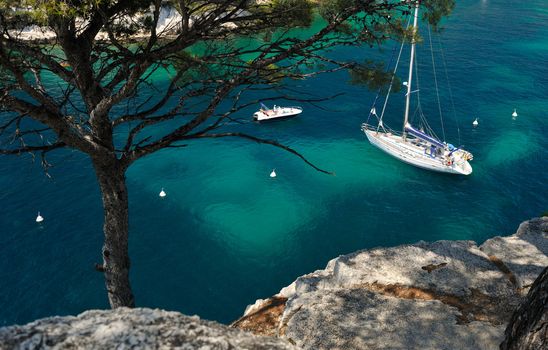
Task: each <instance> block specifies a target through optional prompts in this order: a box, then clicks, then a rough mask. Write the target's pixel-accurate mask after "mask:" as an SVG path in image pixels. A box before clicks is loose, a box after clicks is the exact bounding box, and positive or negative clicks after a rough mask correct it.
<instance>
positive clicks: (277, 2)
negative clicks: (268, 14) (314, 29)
mask: <svg viewBox="0 0 548 350" xmlns="http://www.w3.org/2000/svg"><path fill="white" fill-rule="evenodd" d="M272 12H273V13H276V14H283V15H282V18H283V17H285V18H286V20H285V23H286V24H285V26H286V27H308V26H310V24H311V23H312V19H313V13H312V4H311V3H310V2H309V1H308V0H272Z"/></svg>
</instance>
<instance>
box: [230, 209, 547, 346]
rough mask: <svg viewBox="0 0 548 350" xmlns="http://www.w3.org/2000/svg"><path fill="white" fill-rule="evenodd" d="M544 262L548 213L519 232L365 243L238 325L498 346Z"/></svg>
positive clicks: (340, 339) (286, 334) (260, 330)
mask: <svg viewBox="0 0 548 350" xmlns="http://www.w3.org/2000/svg"><path fill="white" fill-rule="evenodd" d="M546 266H548V218H547V217H543V218H536V219H532V220H530V221H526V222H524V223H522V224H521V225H520V227H519V229H518V230H517V232H516V233H515V234H514V235H511V236H507V237H494V238H492V239H489V240H487V241H486V242H485V243H483V244H482V245H479V246H478V245H477V244H476V243H475V242H472V241H438V242H432V243H428V242H418V243H416V244H410V245H402V246H398V247H391V248H377V249H370V250H364V251H359V252H356V253H352V254H349V255H344V256H340V257H338V258H336V259H333V260H331V261H330V262H329V263H328V264H327V267H326V268H325V269H324V270H318V271H315V272H313V273H311V274H308V275H304V276H301V277H299V278H298V279H297V280H296V281H295V282H293V283H292V284H291V285H289V286H287V287H285V288H283V289H282V290H281V291H280V293H278V294H277V295H275V296H273V297H272V298H269V299H266V300H258V301H257V302H256V303H255V304H254V305H251V306H249V307H248V308H247V309H246V312H245V314H244V316H243V317H242V318H241V319H239V320H238V321H236V322H234V323H233V326H234V327H237V328H241V329H244V330H249V331H252V332H254V333H256V334H264V335H272V336H278V337H280V338H283V339H287V340H288V341H289V342H291V343H292V344H295V345H297V346H299V347H301V348H303V349H388V348H389V349H498V347H499V344H500V343H501V342H502V341H503V339H504V330H505V329H506V325H507V324H508V322H509V320H510V317H511V316H512V313H513V311H514V310H515V309H516V308H517V306H519V304H520V303H521V302H522V301H523V299H524V297H525V295H526V294H527V291H528V290H529V288H530V286H531V284H532V283H533V281H534V280H535V279H536V277H537V276H538V275H539V274H540V273H541V272H542V271H543V269H544V268H545V267H546Z"/></svg>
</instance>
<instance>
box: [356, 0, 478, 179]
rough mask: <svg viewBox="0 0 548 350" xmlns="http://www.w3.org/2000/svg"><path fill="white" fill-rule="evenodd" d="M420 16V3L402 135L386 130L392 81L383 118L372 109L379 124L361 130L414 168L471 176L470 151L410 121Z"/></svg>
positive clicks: (414, 24) (412, 47)
mask: <svg viewBox="0 0 548 350" xmlns="http://www.w3.org/2000/svg"><path fill="white" fill-rule="evenodd" d="M418 14H419V1H417V4H416V6H415V11H414V15H413V27H412V29H413V30H412V33H413V37H412V39H411V57H410V60H409V74H408V79H407V82H406V83H404V86H406V87H407V92H406V94H405V113H404V116H403V127H402V132H401V133H398V132H395V131H393V130H391V129H389V128H388V127H386V126H385V125H384V123H383V116H384V112H385V109H386V105H387V102H388V97H389V96H390V92H391V89H392V82H391V84H390V87H389V89H388V93H387V96H386V99H385V101H384V105H383V108H382V112H381V116H380V117H379V116H378V115H377V111H376V108H375V106H373V107H372V108H371V112H370V117H371V116H372V115H373V116H376V117H377V118H378V124H377V125H376V126H374V125H371V124H369V123H368V122H366V123H363V124H362V127H361V128H362V131H363V132H364V133H365V135H366V136H367V139H368V140H369V142H370V143H371V144H372V145H373V146H376V147H377V148H379V149H380V150H382V151H384V152H386V153H388V154H389V155H391V156H393V157H395V158H397V159H399V160H401V161H403V162H405V163H407V164H411V165H413V166H416V167H419V168H423V169H427V170H431V171H437V172H443V173H450V174H460V175H470V174H471V173H472V167H471V166H470V163H469V161H471V160H472V159H473V156H472V154H471V153H470V152H468V151H466V150H464V149H462V148H457V147H454V146H453V145H451V144H449V143H446V142H443V141H441V140H439V139H438V138H437V137H436V136H435V134H434V133H433V132H431V130H430V131H429V130H427V131H424V130H422V128H421V129H420V130H419V129H417V128H415V127H413V126H412V125H411V123H410V121H409V106H410V102H411V95H412V94H413V93H417V92H418V88H417V90H415V91H414V90H412V81H413V65H414V63H415V56H416V53H415V50H416V48H415V46H416V35H415V34H416V33H417V31H418ZM404 42H405V40H404ZM403 45H404V43H402V46H401V48H400V51H399V55H398V59H397V62H396V65H395V68H394V75H395V73H396V70H397V68H398V63H399V60H400V57H401V53H402V49H403ZM436 87H437V81H436ZM375 100H376V99H375ZM440 112H441V108H440ZM368 121H369V119H368Z"/></svg>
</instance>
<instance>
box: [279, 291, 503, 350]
mask: <svg viewBox="0 0 548 350" xmlns="http://www.w3.org/2000/svg"><path fill="white" fill-rule="evenodd" d="M301 302H302V303H303V304H305V305H306V307H302V308H300V309H299V310H298V311H296V312H295V314H294V315H293V317H291V319H290V320H289V321H288V323H287V329H286V331H285V335H284V337H285V338H288V339H291V340H292V341H294V342H295V344H297V345H299V346H301V347H303V348H304V349H402V350H403V349H495V348H496V346H494V344H498V343H500V342H501V341H502V339H503V332H504V326H502V325H500V326H491V327H485V325H484V324H483V323H482V322H476V321H475V322H470V323H463V324H456V323H455V320H456V318H457V316H458V310H457V309H456V308H453V307H450V306H448V305H446V304H444V303H442V302H440V301H437V300H433V301H424V300H409V299H401V298H395V297H390V296H384V295H381V294H378V293H374V292H371V291H368V290H365V289H359V288H355V289H339V290H337V291H334V292H333V293H324V292H321V291H316V292H312V293H307V294H306V295H305V296H303V297H302V300H301ZM448 340H451V341H448Z"/></svg>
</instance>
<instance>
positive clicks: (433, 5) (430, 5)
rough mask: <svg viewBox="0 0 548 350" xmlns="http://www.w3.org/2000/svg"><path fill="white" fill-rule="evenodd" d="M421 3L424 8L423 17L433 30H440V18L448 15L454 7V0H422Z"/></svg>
mask: <svg viewBox="0 0 548 350" xmlns="http://www.w3.org/2000/svg"><path fill="white" fill-rule="evenodd" d="M421 4H422V5H423V6H424V7H425V8H426V11H424V12H423V19H424V20H426V21H427V22H428V23H430V25H431V26H432V28H433V29H434V30H435V31H439V30H440V26H439V24H440V22H441V20H442V18H443V17H447V16H449V15H450V14H451V12H452V11H453V9H454V8H455V0H423V1H422V2H421Z"/></svg>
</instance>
